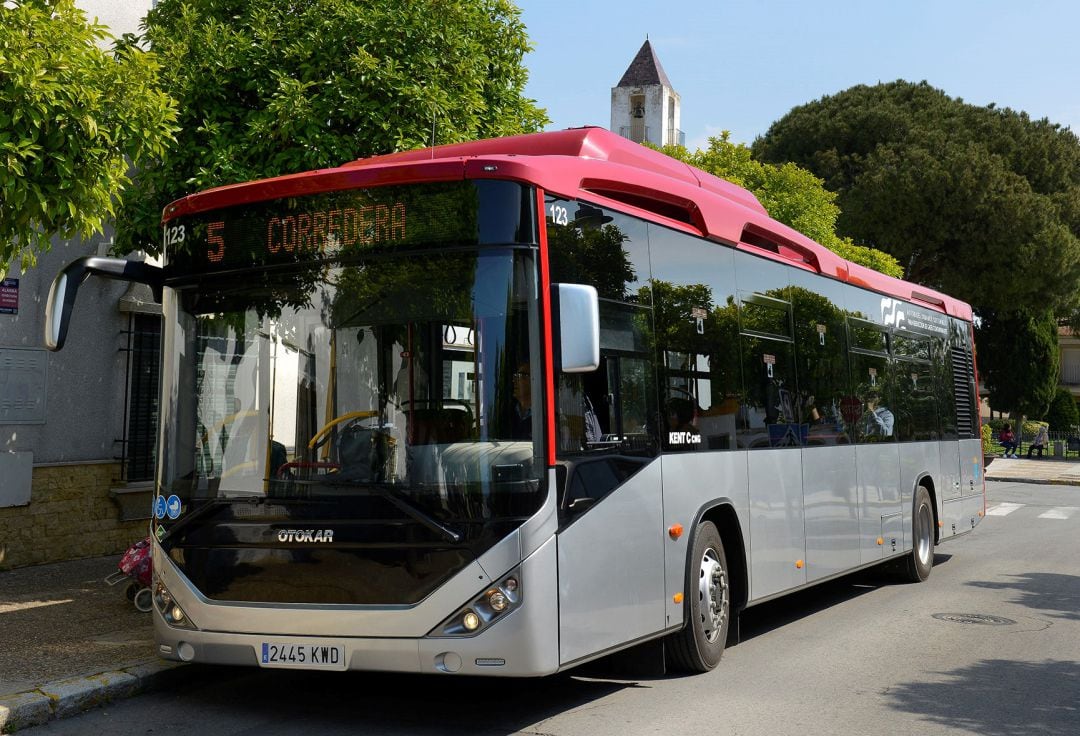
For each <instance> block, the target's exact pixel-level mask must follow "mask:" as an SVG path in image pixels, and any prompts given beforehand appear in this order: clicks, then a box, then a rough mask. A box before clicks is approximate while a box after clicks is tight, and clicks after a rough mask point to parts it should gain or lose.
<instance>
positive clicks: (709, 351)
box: [649, 225, 742, 452]
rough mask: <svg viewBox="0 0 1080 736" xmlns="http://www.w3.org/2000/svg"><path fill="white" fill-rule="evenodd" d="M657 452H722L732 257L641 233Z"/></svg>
mask: <svg viewBox="0 0 1080 736" xmlns="http://www.w3.org/2000/svg"><path fill="white" fill-rule="evenodd" d="M649 242H650V247H651V252H652V254H653V258H654V262H653V272H654V280H653V283H652V288H651V290H652V302H653V305H654V307H655V313H656V340H657V355H658V359H659V369H660V390H661V400H662V402H663V426H664V429H663V432H662V434H661V439H662V440H663V448H664V450H665V451H672V452H689V451H700V450H730V449H734V448H735V447H736V440H735V425H736V420H737V417H738V414H739V411H740V400H739V397H740V394H741V391H742V386H741V384H742V381H741V376H740V364H739V348H738V338H739V326H738V306H737V304H736V300H735V288H734V287H735V278H734V258H733V256H734V253H733V251H732V250H731V249H730V248H727V247H725V246H722V245H718V244H716V243H710V242H708V241H705V240H702V239H700V238H694V237H692V236H690V235H686V234H684V233H679V232H676V231H673V230H669V229H667V228H663V227H659V226H656V225H650V226H649Z"/></svg>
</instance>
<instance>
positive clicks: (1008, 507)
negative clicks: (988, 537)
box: [986, 503, 1024, 516]
mask: <svg viewBox="0 0 1080 736" xmlns="http://www.w3.org/2000/svg"><path fill="white" fill-rule="evenodd" d="M1023 507H1024V504H1022V503H999V504H998V505H997V506H994V507H993V508H990V509H987V510H986V515H987V516H1008V515H1009V514H1011V513H1012V512H1013V511H1016V510H1017V509H1019V508H1023Z"/></svg>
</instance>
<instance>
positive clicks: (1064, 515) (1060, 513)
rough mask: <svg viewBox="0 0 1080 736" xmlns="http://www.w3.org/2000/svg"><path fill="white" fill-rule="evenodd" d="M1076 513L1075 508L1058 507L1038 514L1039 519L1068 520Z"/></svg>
mask: <svg viewBox="0 0 1080 736" xmlns="http://www.w3.org/2000/svg"><path fill="white" fill-rule="evenodd" d="M1075 513H1076V507H1075V506H1058V507H1057V508H1056V509H1050V510H1049V511H1046V512H1043V513H1041V514H1039V518H1040V519H1068V518H1069V517H1070V516H1072V515H1073V514H1075Z"/></svg>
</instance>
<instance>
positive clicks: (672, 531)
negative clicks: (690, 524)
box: [667, 524, 683, 539]
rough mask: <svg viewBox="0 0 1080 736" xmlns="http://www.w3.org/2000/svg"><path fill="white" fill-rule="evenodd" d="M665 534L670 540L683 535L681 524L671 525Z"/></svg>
mask: <svg viewBox="0 0 1080 736" xmlns="http://www.w3.org/2000/svg"><path fill="white" fill-rule="evenodd" d="M667 533H668V536H669V537H671V538H672V539H678V538H679V537H681V536H682V533H683V528H682V524H672V525H671V526H669V527H668V530H667Z"/></svg>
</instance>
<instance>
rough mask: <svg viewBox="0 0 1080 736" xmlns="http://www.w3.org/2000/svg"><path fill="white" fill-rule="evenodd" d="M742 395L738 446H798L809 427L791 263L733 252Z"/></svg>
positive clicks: (804, 437)
mask: <svg viewBox="0 0 1080 736" xmlns="http://www.w3.org/2000/svg"><path fill="white" fill-rule="evenodd" d="M735 273H736V283H737V285H738V287H739V325H740V338H739V344H740V347H741V352H742V364H743V370H742V374H743V394H744V397H745V398H744V401H743V405H742V406H741V407H740V409H741V410H740V412H739V421H738V427H737V434H738V441H739V446H740V447H745V448H749V449H765V448H770V447H797V446H799V445H801V444H803V443H804V442H805V441H806V440H807V435H808V429H809V428H808V427H806V426H805V425H803V424H802V423H801V421H800V418H799V392H798V385H797V382H796V380H795V346H794V338H793V329H792V315H791V301H790V289H789V288H788V287H789V283H788V282H789V279H790V278H791V273H792V269H790V268H789V267H787V266H783V265H781V264H779V263H774V262H773V261H769V260H766V259H763V258H757V257H755V256H751V255H749V254H746V253H742V252H736V253H735Z"/></svg>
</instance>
